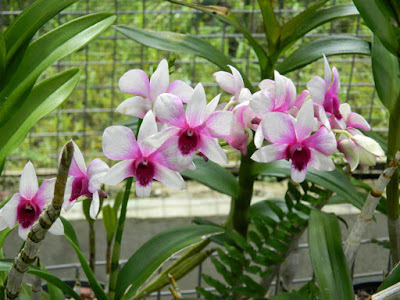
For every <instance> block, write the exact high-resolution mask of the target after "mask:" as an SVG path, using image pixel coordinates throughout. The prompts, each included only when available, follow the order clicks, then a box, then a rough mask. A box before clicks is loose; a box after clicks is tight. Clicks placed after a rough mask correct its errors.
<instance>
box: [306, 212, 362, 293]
mask: <svg viewBox="0 0 400 300" xmlns="http://www.w3.org/2000/svg"><path fill="white" fill-rule="evenodd" d="M308 243H309V245H310V256H311V262H312V266H313V269H314V272H315V277H316V278H317V281H318V285H319V287H320V290H321V293H322V295H323V298H324V299H325V300H331V299H332V300H333V299H335V300H342V299H353V298H354V292H353V286H352V283H351V278H350V272H349V270H348V268H347V263H346V258H345V256H344V253H343V249H342V238H341V234H340V227H339V222H338V221H337V218H336V216H335V215H334V214H326V213H323V212H320V211H317V210H313V211H311V214H310V219H309V222H308Z"/></svg>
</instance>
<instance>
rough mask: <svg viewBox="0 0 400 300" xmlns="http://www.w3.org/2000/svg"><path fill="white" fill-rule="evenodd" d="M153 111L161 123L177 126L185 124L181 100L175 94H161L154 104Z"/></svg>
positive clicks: (181, 126)
mask: <svg viewBox="0 0 400 300" xmlns="http://www.w3.org/2000/svg"><path fill="white" fill-rule="evenodd" d="M154 113H155V115H156V116H157V119H158V120H159V121H160V122H161V123H165V124H168V125H172V126H175V127H179V128H183V127H185V126H186V117H185V112H184V110H183V104H182V101H181V100H180V99H179V98H178V97H177V96H175V95H172V94H167V93H164V94H161V95H160V96H159V97H158V98H157V100H156V102H155V104H154Z"/></svg>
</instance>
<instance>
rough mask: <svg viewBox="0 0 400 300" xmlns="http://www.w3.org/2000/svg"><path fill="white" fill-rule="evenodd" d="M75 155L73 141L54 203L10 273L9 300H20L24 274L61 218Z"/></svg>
mask: <svg viewBox="0 0 400 300" xmlns="http://www.w3.org/2000/svg"><path fill="white" fill-rule="evenodd" d="M73 153H74V147H73V144H72V141H69V142H68V143H67V144H65V146H64V148H63V152H62V156H61V161H60V165H59V168H58V173H57V178H56V183H55V188H54V197H53V200H52V203H51V204H49V205H48V206H47V207H46V208H45V210H44V211H43V212H42V214H41V215H40V217H39V219H38V220H37V221H36V222H35V224H34V225H33V226H32V228H31V230H30V232H29V234H28V238H27V240H26V242H25V246H24V248H23V249H22V250H21V252H20V253H19V254H18V256H17V257H16V258H15V260H14V263H13V265H12V267H11V269H10V271H9V273H8V282H7V288H6V297H7V299H18V298H19V291H20V289H21V283H22V279H23V277H24V273H25V272H27V271H28V269H29V265H30V264H31V263H33V262H34V261H35V259H36V255H37V251H38V249H39V246H40V242H41V241H42V240H43V239H44V237H45V236H46V233H47V231H48V230H49V228H50V227H51V225H52V224H53V223H54V222H55V221H56V220H57V218H58V217H59V216H60V212H61V207H62V204H63V201H64V192H65V185H66V182H67V178H68V170H69V167H70V165H71V161H72V156H73Z"/></svg>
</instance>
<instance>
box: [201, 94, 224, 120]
mask: <svg viewBox="0 0 400 300" xmlns="http://www.w3.org/2000/svg"><path fill="white" fill-rule="evenodd" d="M220 97H221V94H218V95H217V96H215V97H214V99H212V100H211V101H210V102H209V103H208V104H207V106H206V114H205V116H204V118H205V119H207V118H208V117H209V116H210V115H211V114H212V113H213V112H214V111H215V109H216V108H217V105H218V102H219V98H220Z"/></svg>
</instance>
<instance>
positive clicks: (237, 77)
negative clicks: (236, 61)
mask: <svg viewBox="0 0 400 300" xmlns="http://www.w3.org/2000/svg"><path fill="white" fill-rule="evenodd" d="M228 67H229V68H230V69H231V71H232V75H233V79H234V83H235V86H234V87H235V88H234V90H235V93H234V95H235V98H236V99H238V98H239V94H240V91H241V90H242V89H243V88H244V83H243V78H242V75H241V74H240V73H239V71H238V70H237V69H236V68H234V67H232V66H230V65H228Z"/></svg>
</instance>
